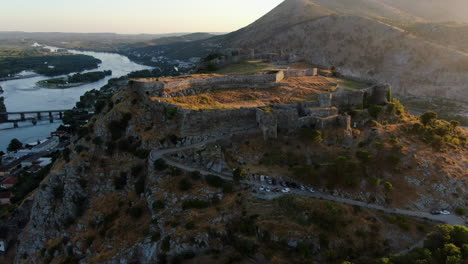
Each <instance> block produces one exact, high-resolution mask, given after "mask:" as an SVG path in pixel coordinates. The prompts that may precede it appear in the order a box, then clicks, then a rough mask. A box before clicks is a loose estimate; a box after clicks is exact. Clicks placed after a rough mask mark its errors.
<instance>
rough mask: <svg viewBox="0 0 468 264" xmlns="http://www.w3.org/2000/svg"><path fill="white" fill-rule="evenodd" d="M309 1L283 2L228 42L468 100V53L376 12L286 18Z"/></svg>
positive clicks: (405, 91)
mask: <svg viewBox="0 0 468 264" xmlns="http://www.w3.org/2000/svg"><path fill="white" fill-rule="evenodd" d="M359 1H361V0H359ZM310 2H311V1H306V0H287V1H285V2H283V3H282V4H281V5H279V6H278V7H277V8H275V9H274V10H272V11H271V12H270V13H268V14H267V15H265V16H263V17H262V18H261V19H259V20H257V21H256V22H254V23H253V24H251V25H249V26H247V27H245V28H243V29H240V30H239V31H236V32H233V33H231V34H229V35H227V37H226V40H227V44H228V45H230V46H232V47H240V48H245V49H255V53H256V54H262V53H263V54H272V53H277V54H286V55H289V56H290V57H294V58H299V59H302V60H304V61H306V62H308V63H312V64H316V65H321V66H325V67H332V66H335V67H337V68H338V71H339V72H340V73H342V74H343V75H344V76H348V77H352V78H358V79H362V80H370V81H376V82H383V83H390V84H391V85H392V86H393V87H394V89H395V92H396V93H397V94H399V95H412V96H424V97H443V98H446V99H455V100H462V101H468V91H467V89H466V85H465V84H466V83H467V82H468V67H467V66H468V56H467V54H465V53H463V52H460V51H458V50H455V49H453V48H448V47H444V46H442V45H440V44H435V43H433V42H430V41H428V40H427V39H422V38H419V37H417V36H415V35H412V34H411V33H410V32H408V31H406V30H404V29H402V28H399V27H397V26H395V25H393V24H390V23H387V22H386V21H384V20H377V19H375V18H371V17H364V16H356V15H344V14H338V13H330V14H328V15H323V14H322V15H320V16H319V15H317V13H311V14H310V16H308V17H307V16H305V15H304V14H307V11H305V13H304V12H303V13H300V15H299V16H292V18H291V19H289V20H288V19H287V17H288V16H289V14H291V13H293V12H294V10H308V9H307V6H308V5H309V3H310ZM313 2H314V3H315V2H317V1H313ZM314 7H316V6H315V5H314ZM314 10H315V9H314ZM309 11H310V9H309ZM283 20H286V21H283ZM267 21H277V22H275V23H274V24H272V23H273V22H272V23H266V22H267Z"/></svg>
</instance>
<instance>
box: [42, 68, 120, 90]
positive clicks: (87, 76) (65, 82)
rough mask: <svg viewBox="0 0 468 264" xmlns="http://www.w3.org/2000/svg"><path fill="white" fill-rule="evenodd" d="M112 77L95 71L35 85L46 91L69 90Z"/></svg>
mask: <svg viewBox="0 0 468 264" xmlns="http://www.w3.org/2000/svg"><path fill="white" fill-rule="evenodd" d="M110 75H112V71H95V72H87V73H77V74H74V75H71V76H65V77H60V78H52V79H47V80H43V81H39V82H37V83H36V84H37V85H38V86H39V87H42V88H48V89H69V88H73V87H78V86H82V85H85V84H90V83H94V82H97V81H99V80H102V79H104V78H106V76H110Z"/></svg>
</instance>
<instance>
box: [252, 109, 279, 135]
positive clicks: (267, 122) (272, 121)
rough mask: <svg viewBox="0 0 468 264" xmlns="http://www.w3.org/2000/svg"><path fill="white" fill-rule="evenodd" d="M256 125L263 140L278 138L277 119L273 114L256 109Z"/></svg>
mask: <svg viewBox="0 0 468 264" xmlns="http://www.w3.org/2000/svg"><path fill="white" fill-rule="evenodd" d="M257 124H258V127H259V129H260V130H261V131H262V133H263V138H264V139H265V140H266V139H269V138H273V139H274V138H277V137H278V119H277V118H276V115H274V114H273V113H266V112H264V111H263V110H260V109H257Z"/></svg>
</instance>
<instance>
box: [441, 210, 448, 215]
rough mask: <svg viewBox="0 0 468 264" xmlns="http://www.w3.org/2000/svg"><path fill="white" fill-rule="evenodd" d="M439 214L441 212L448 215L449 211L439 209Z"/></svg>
mask: <svg viewBox="0 0 468 264" xmlns="http://www.w3.org/2000/svg"><path fill="white" fill-rule="evenodd" d="M440 214H442V215H450V212H449V211H447V210H442V211H440Z"/></svg>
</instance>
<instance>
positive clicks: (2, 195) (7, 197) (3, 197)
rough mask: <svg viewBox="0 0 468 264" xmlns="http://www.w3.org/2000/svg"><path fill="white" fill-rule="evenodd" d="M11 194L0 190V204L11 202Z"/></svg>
mask: <svg viewBox="0 0 468 264" xmlns="http://www.w3.org/2000/svg"><path fill="white" fill-rule="evenodd" d="M11 198H13V194H12V193H11V192H0V205H7V204H11Z"/></svg>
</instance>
